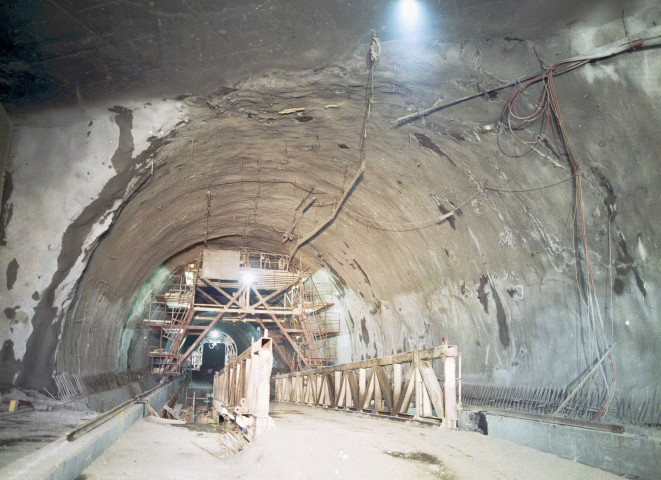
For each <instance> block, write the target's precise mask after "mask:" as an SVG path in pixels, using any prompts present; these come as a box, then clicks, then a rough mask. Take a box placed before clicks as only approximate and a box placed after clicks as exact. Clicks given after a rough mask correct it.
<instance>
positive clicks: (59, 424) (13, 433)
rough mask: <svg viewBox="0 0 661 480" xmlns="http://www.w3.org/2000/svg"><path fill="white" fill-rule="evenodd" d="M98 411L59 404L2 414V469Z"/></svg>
mask: <svg viewBox="0 0 661 480" xmlns="http://www.w3.org/2000/svg"><path fill="white" fill-rule="evenodd" d="M94 416H96V412H89V411H75V410H69V409H66V408H57V409H55V410H49V411H31V412H30V411H28V412H25V413H17V414H14V415H9V416H4V417H0V469H2V468H4V467H6V466H7V465H9V464H10V463H12V462H14V461H15V460H17V459H19V458H21V457H23V456H25V455H27V454H29V453H32V452H34V451H36V450H39V449H40V448H42V447H44V446H46V445H48V444H49V443H50V442H52V441H53V440H55V439H56V438H58V437H60V436H61V435H64V434H65V433H67V432H68V431H70V430H71V429H73V428H74V427H76V426H78V425H80V424H82V423H84V422H86V421H88V420H90V419H92V418H94Z"/></svg>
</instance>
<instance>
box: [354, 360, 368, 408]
mask: <svg viewBox="0 0 661 480" xmlns="http://www.w3.org/2000/svg"><path fill="white" fill-rule="evenodd" d="M366 373H367V371H366V370H365V369H364V368H360V369H358V403H357V404H356V406H357V407H358V408H361V407H362V405H363V402H364V400H365V393H366V392H365V386H366V385H365V384H366Z"/></svg>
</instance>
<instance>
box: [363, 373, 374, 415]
mask: <svg viewBox="0 0 661 480" xmlns="http://www.w3.org/2000/svg"><path fill="white" fill-rule="evenodd" d="M375 382H376V373H374V369H372V371H371V373H370V379H369V381H368V382H367V392H366V393H365V396H364V397H363V405H362V408H363V410H370V404H371V403H372V397H373V396H374V384H375Z"/></svg>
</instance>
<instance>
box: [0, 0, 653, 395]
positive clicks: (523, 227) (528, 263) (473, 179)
mask: <svg viewBox="0 0 661 480" xmlns="http://www.w3.org/2000/svg"><path fill="white" fill-rule="evenodd" d="M643 3H644V2H643ZM652 3H653V2H652ZM652 3H650V4H652ZM508 5H509V4H508ZM510 6H511V5H510ZM610 7H613V6H612V5H610ZM610 7H609V8H608V9H599V12H598V14H597V13H595V15H596V17H594V18H593V19H592V20H591V21H589V22H588V21H583V20H576V21H572V22H570V20H572V19H564V20H566V22H565V23H562V22H561V19H559V18H557V17H553V18H556V20H557V22H556V24H555V25H556V27H557V30H553V32H552V33H551V32H550V31H549V29H548V28H547V29H538V30H535V29H528V30H525V31H523V32H522V35H523V34H525V36H524V37H519V36H511V35H505V36H503V35H499V36H494V35H493V33H494V32H493V30H492V29H493V28H495V27H494V25H496V24H497V23H498V22H496V21H495V20H494V18H500V17H498V15H501V13H498V12H494V15H496V17H489V16H488V15H486V16H485V19H486V20H485V22H487V23H488V24H489V25H485V26H484V28H485V29H486V30H484V32H483V33H480V32H481V30H479V29H473V30H471V32H472V33H471V35H473V36H472V37H466V39H465V40H450V39H448V37H445V36H440V37H430V38H428V39H425V41H423V42H421V43H419V44H418V46H417V48H416V49H412V48H411V45H410V43H408V42H407V41H406V40H401V39H397V38H396V36H395V37H389V32H387V31H384V30H383V29H381V30H379V31H378V32H377V33H378V34H379V35H381V36H382V43H381V46H382V52H381V55H380V57H379V59H378V63H377V65H376V68H375V82H374V92H373V93H374V103H373V105H372V109H371V117H370V120H369V128H368V134H367V152H368V155H367V170H366V172H365V174H364V175H363V176H362V178H361V179H360V181H359V183H358V185H357V186H356V187H355V189H354V190H353V191H352V193H351V196H350V197H349V198H348V200H347V202H346V204H345V205H344V207H343V209H342V210H341V212H340V214H339V215H338V217H337V218H336V220H335V221H334V223H333V224H332V225H331V226H330V227H329V228H328V229H327V230H326V231H324V232H323V233H321V234H320V235H318V236H317V237H316V238H314V239H313V240H312V242H310V243H309V244H308V245H306V246H305V247H303V249H302V250H301V254H302V257H303V262H304V263H305V264H307V265H309V266H311V267H312V268H315V269H316V268H319V269H323V271H322V270H320V272H319V275H328V276H329V277H330V279H331V280H332V281H333V282H334V283H335V284H336V285H337V286H338V288H339V290H340V298H339V299H338V303H339V305H340V306H341V307H342V310H343V316H342V336H341V337H340V339H339V340H338V346H339V353H340V358H339V360H340V361H349V360H357V359H360V358H366V357H371V356H377V355H384V354H390V353H392V352H399V351H408V350H410V349H411V348H412V347H413V346H423V345H424V346H433V345H437V344H439V343H440V342H441V339H442V338H443V337H448V338H449V339H451V342H452V343H455V344H457V345H459V346H460V350H461V351H462V353H463V360H464V361H463V367H464V380H465V381H468V382H473V383H486V384H500V385H517V384H519V385H550V386H561V387H564V386H566V385H567V384H569V383H570V382H572V381H574V380H576V379H577V378H579V377H580V375H581V373H582V372H584V371H585V370H586V368H588V365H590V364H591V363H592V362H593V361H594V359H595V358H594V352H592V351H591V350H590V347H589V345H590V339H589V335H590V331H589V328H588V325H587V319H586V315H585V307H584V306H583V304H582V299H581V298H580V297H579V296H577V288H576V269H575V264H576V258H575V255H574V247H575V243H574V240H573V238H574V232H573V231H572V218H573V204H572V198H573V194H572V182H571V178H570V177H571V171H570V169H569V167H568V165H567V161H566V159H565V158H564V157H563V156H562V155H561V154H559V151H560V150H559V149H558V146H557V145H555V144H554V143H553V142H550V141H549V142H546V143H542V144H539V145H538V146H536V147H535V148H534V149H532V150H531V149H529V148H527V147H524V146H522V145H521V144H518V143H516V142H515V141H514V140H513V139H512V138H511V137H510V136H508V135H506V134H505V133H503V132H502V130H500V129H499V128H498V126H497V122H498V119H499V117H500V113H501V110H502V108H503V105H504V102H505V101H506V98H507V95H508V93H509V92H508V91H502V92H500V93H498V94H494V95H490V96H487V97H480V98H478V99H476V100H474V101H471V102H467V103H464V104H461V105H458V106H456V107H454V108H452V109H451V110H450V109H449V110H446V111H443V112H439V113H436V114H433V115H431V116H429V117H427V118H425V119H421V120H418V121H416V122H413V123H410V124H407V125H405V126H402V127H400V128H393V125H394V120H395V119H396V118H398V117H400V116H403V115H406V114H410V113H414V112H416V111H418V110H420V109H423V108H427V107H428V106H430V105H432V104H434V102H436V101H438V100H439V99H441V101H447V100H452V99H455V98H459V97H462V96H465V95H468V94H474V93H475V91H476V88H486V87H487V86H489V87H490V86H494V85H499V84H502V83H503V82H505V81H509V80H512V79H514V78H517V77H519V76H521V75H524V74H528V73H531V72H534V71H537V70H538V69H539V65H540V61H541V62H542V63H545V64H549V63H552V62H553V61H555V60H557V59H560V58H566V57H569V56H571V55H574V54H577V53H583V52H589V51H590V50H591V49H593V48H594V47H596V46H599V45H602V44H604V43H608V42H612V41H615V40H618V39H620V38H622V35H623V33H622V19H621V9H620V8H615V7H613V8H610ZM494 8H495V7H494ZM508 8H509V7H508ZM544 8H546V7H544ZM549 8H550V7H549ZM542 13H543V9H542ZM547 13H548V12H547ZM579 13H581V12H578V13H576V15H578V17H577V18H582V17H581V16H580V15H579ZM583 13H585V12H582V13H581V15H582V14H583ZM658 13H659V9H658V6H655V5H652V6H651V7H648V6H645V5H642V4H641V6H640V7H639V9H638V10H637V11H636V12H628V15H629V16H628V17H627V22H628V26H629V29H630V31H635V30H636V29H637V30H642V29H645V28H650V27H651V26H652V24H653V23H654V22H655V21H656V20H657V17H658ZM503 15H504V14H503ZM586 15H587V14H586ZM233 18H235V17H233ZM236 18H238V17H236ZM320 18H321V17H320ZM517 18H518V17H517ZM574 20H575V19H574ZM320 21H322V20H320ZM454 28H459V27H456V26H455V27H454ZM490 28H491V30H490ZM499 28H500V27H499ZM487 32H488V33H487ZM501 33H502V32H501ZM485 35H489V36H486V37H485ZM462 38H463V37H462ZM294 43H296V42H294ZM283 48H284V47H283ZM287 48H288V47H287ZM333 48H335V47H333ZM338 48H339V47H338ZM285 49H286V48H285ZM365 52H366V45H365V44H362V45H353V46H352V47H351V48H350V49H349V51H347V52H346V53H344V54H343V55H342V56H341V58H340V56H339V54H337V52H336V53H335V54H334V55H336V56H334V57H332V58H333V59H334V60H332V61H330V60H329V61H328V62H324V63H323V64H321V63H319V60H314V58H317V57H314V58H313V59H312V60H309V61H308V60H306V61H301V62H302V63H300V64H298V63H297V64H295V65H294V66H299V67H300V68H299V69H298V70H296V69H292V70H291V71H290V72H289V73H284V72H283V71H282V70H274V69H273V68H272V65H271V63H269V62H268V61H265V62H264V63H263V64H261V65H262V67H261V69H257V70H255V69H254V68H252V67H254V64H250V65H252V67H251V69H248V70H247V74H246V75H242V76H241V78H242V80H240V81H237V80H236V79H235V78H234V77H232V76H231V75H229V74H228V75H229V76H228V77H222V78H228V79H231V81H227V82H226V83H218V82H216V83H215V84H214V86H213V87H209V88H207V89H205V90H199V91H200V92H203V93H186V94H182V95H178V96H177V97H176V99H173V98H175V96H174V94H172V95H170V96H169V97H168V98H170V99H166V100H162V99H157V98H154V97H153V96H144V97H143V98H141V100H140V101H136V100H135V99H133V100H126V101H121V100H118V99H117V100H113V101H112V102H105V101H101V100H98V101H97V102H96V103H95V104H94V106H93V107H92V106H90V107H87V109H86V110H85V111H83V112H80V111H79V110H78V109H72V110H67V109H54V108H53V109H49V110H47V111H46V112H45V113H42V112H39V113H38V114H30V113H25V114H23V115H17V118H16V121H15V129H16V133H15V138H14V143H13V146H12V157H11V159H10V160H11V168H12V180H13V193H12V195H11V198H10V200H9V201H10V203H11V204H12V205H13V215H12V218H11V221H10V222H9V223H8V225H7V226H6V227H7V228H6V234H7V236H6V239H7V246H6V247H3V249H2V251H1V252H0V255H1V260H2V261H1V266H2V269H3V271H6V272H7V281H6V282H0V295H2V300H3V305H4V306H3V309H4V318H3V322H2V326H3V328H2V330H0V340H1V341H2V350H1V355H2V362H3V369H2V370H0V372H1V373H0V381H2V382H9V383H11V382H16V383H19V384H22V385H26V386H34V387H41V386H44V385H49V384H50V381H51V380H50V378H51V375H52V372H53V370H54V369H57V370H58V371H68V372H73V373H76V374H79V375H88V374H96V373H101V372H106V371H113V370H115V369H117V368H118V366H119V368H120V369H123V368H125V366H126V365H143V364H144V349H142V350H141V349H138V350H137V351H136V352H137V353H135V355H142V358H141V359H137V358H136V359H127V352H128V351H129V350H130V349H129V348H127V344H128V343H129V342H130V338H131V335H132V332H133V331H134V330H135V329H136V327H137V326H138V325H139V321H140V317H139V315H133V314H132V313H129V312H133V310H132V306H133V305H134V299H135V296H136V292H137V291H138V289H139V288H140V287H141V286H142V285H143V284H144V283H145V282H146V281H147V280H148V279H149V278H150V277H151V276H152V275H153V274H154V272H155V271H156V269H157V268H158V267H159V266H161V265H163V264H164V263H166V265H167V266H170V267H171V266H174V265H177V264H180V263H183V262H185V261H188V260H190V259H192V258H196V257H197V255H198V254H199V248H200V247H201V245H202V242H203V239H204V237H205V233H207V232H206V231H205V229H206V222H207V218H206V213H205V212H206V210H207V199H208V198H209V196H210V199H211V205H210V210H209V217H208V224H209V231H208V234H209V238H210V240H211V242H212V244H213V245H215V246H218V247H222V248H231V247H238V246H246V245H248V246H252V247H254V248H258V249H264V250H273V251H280V252H287V251H288V250H289V248H291V244H285V245H283V244H282V242H281V237H282V235H283V233H284V232H287V231H288V230H289V228H290V226H291V224H292V222H293V220H294V218H295V214H294V212H295V210H296V208H297V207H298V206H299V205H300V204H301V202H302V201H303V200H304V199H306V198H307V197H308V196H314V197H315V198H316V201H315V203H314V204H313V205H312V206H311V207H310V208H309V209H308V210H307V211H306V212H305V213H304V214H303V215H302V217H301V219H300V222H299V223H298V226H297V230H296V233H297V234H299V235H301V236H302V235H305V234H306V233H307V232H309V231H311V230H312V229H313V228H314V227H315V226H316V225H318V224H319V223H320V222H322V221H323V220H324V219H325V218H326V217H327V216H328V215H329V213H330V212H331V210H332V209H333V206H334V202H336V201H337V199H338V198H339V197H340V196H341V194H342V190H343V187H344V186H345V184H346V182H347V181H348V180H349V179H350V178H351V177H352V176H353V174H354V173H355V171H356V169H357V168H358V150H359V135H360V126H361V124H362V118H363V112H364V98H365V87H366V78H367V72H366V69H365ZM246 55H248V53H246ZM250 58H252V57H250ZM269 58H270V60H269V61H273V62H274V63H277V62H275V60H276V59H275V58H272V57H269ZM311 58H312V57H311ZM299 60H300V59H298V60H296V61H299ZM660 61H661V60H660V57H659V50H658V49H656V50H644V51H639V52H634V53H631V54H626V55H622V56H619V57H617V58H614V59H611V60H608V61H604V62H600V63H596V64H592V65H588V66H586V67H584V68H582V69H580V70H576V71H574V72H572V73H570V74H567V75H566V76H563V77H561V78H559V79H558V80H557V85H556V89H557V91H558V94H559V96H560V102H561V105H562V108H563V113H564V117H565V121H566V122H567V124H568V125H570V129H571V130H570V135H571V137H572V142H573V144H574V146H575V149H576V154H577V157H579V158H580V162H581V169H582V175H583V177H582V178H583V190H584V191H583V196H584V202H585V203H584V211H585V212H586V222H587V229H588V232H589V237H588V239H587V240H588V243H589V247H590V250H591V255H592V261H593V269H594V272H595V277H596V282H597V284H598V289H599V291H600V293H601V303H602V305H600V307H601V308H602V310H603V313H604V315H606V318H607V319H610V318H612V319H613V323H612V326H611V324H610V321H609V322H608V330H609V335H610V334H611V332H612V340H613V342H614V343H615V347H614V349H613V355H614V357H615V359H616V360H617V361H616V364H615V365H616V372H615V373H616V377H617V379H618V392H619V395H620V398H621V399H625V400H626V399H631V398H638V397H640V398H644V399H651V398H653V395H654V394H655V393H654V392H655V391H657V390H658V385H659V377H658V371H659V369H660V368H661V354H660V353H659V349H658V348H657V347H656V345H655V344H656V340H657V339H658V338H659V334H660V333H661V327H660V326H659V323H658V318H657V317H658V315H657V313H656V312H657V311H658V308H659V304H658V295H656V292H657V288H658V285H659V279H660V278H661V272H660V271H659V269H660V268H661V265H660V264H659V262H658V260H657V259H656V258H655V257H654V255H653V252H655V251H657V250H658V239H659V238H660V236H659V234H660V232H659V228H661V227H660V225H661V222H660V221H659V220H660V219H659V216H660V213H659V211H660V210H659V209H658V208H656V207H653V206H652V207H649V206H647V204H648V203H650V202H652V201H653V200H654V199H655V198H657V197H658V185H659V184H661V171H660V170H659V169H658V168H657V158H656V157H657V152H659V151H661V137H660V136H659V135H658V134H657V132H658V131H659V128H660V127H661V124H660V121H661V119H660V117H659V115H658V105H659V102H660V101H661V84H660V82H661V80H660V77H659V76H658V75H655V74H654V72H657V71H658V68H659V63H660ZM246 62H247V60H246ZM306 62H307V63H306ZM310 63H312V64H315V65H317V64H319V65H317V66H316V67H315V68H310V65H309V64H310ZM234 73H236V71H234ZM219 78H221V77H219ZM220 85H228V86H226V87H221V86H220ZM477 86H479V87H477ZM181 91H187V90H184V89H183V88H182V89H181V90H179V91H177V92H176V93H180V92H181ZM204 92H207V93H204ZM104 102H105V103H104ZM291 108H303V109H304V110H303V111H301V112H298V113H292V114H279V113H278V112H280V111H282V110H285V109H291ZM505 153H508V154H510V155H506V154H505ZM152 167H153V171H152ZM548 185H553V186H550V187H548V188H541V187H546V186H548ZM207 192H209V194H207ZM466 202H467V203H466ZM459 206H461V208H460V209H459V210H458V211H457V213H456V215H455V216H454V218H452V220H451V221H450V220H448V221H445V222H442V223H440V224H437V225H429V222H426V221H427V220H429V219H433V218H435V217H437V216H440V215H442V214H444V213H445V212H448V211H450V210H453V209H455V208H456V207H459ZM616 211H617V212H620V213H618V214H617V215H616V216H612V214H613V213H614V212H616ZM418 222H423V223H424V226H420V224H419V223H418ZM402 224H407V225H406V226H403V225H402ZM609 226H610V231H609ZM609 234H610V238H612V242H611V244H612V255H609ZM611 256H612V262H611V258H610V257H611ZM611 263H612V266H613V292H614V293H613V296H612V306H611V299H610V296H609V292H610V287H609V269H610V265H611Z"/></svg>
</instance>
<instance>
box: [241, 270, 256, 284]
mask: <svg viewBox="0 0 661 480" xmlns="http://www.w3.org/2000/svg"><path fill="white" fill-rule="evenodd" d="M255 280H256V278H255V275H254V274H253V273H252V272H241V276H240V281H241V283H242V284H243V285H250V284H251V283H255Z"/></svg>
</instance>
